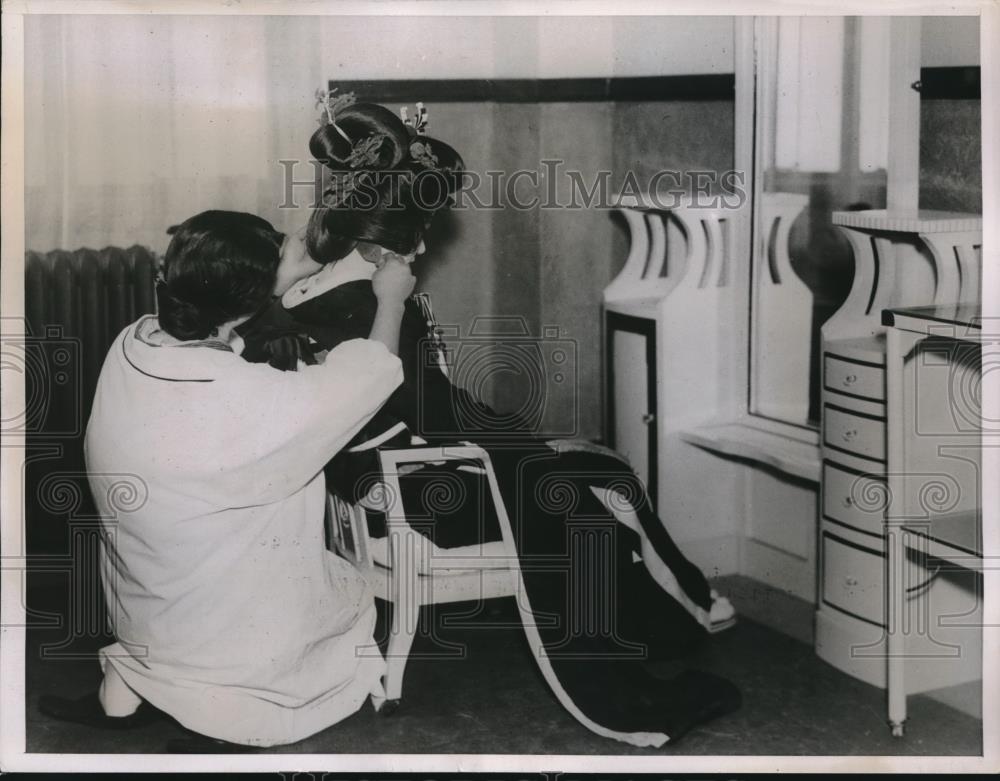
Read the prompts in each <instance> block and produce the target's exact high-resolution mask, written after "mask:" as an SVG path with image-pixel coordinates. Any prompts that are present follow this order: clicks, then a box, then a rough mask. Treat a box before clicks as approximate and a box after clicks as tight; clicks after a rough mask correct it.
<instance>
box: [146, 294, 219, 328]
mask: <svg viewBox="0 0 1000 781" xmlns="http://www.w3.org/2000/svg"><path fill="white" fill-rule="evenodd" d="M156 312H157V316H158V318H159V320H160V323H161V324H162V325H164V326H165V327H166V330H167V331H168V332H169V333H170V335H171V336H173V337H174V338H176V339H181V340H184V341H188V340H191V339H207V338H208V337H209V336H211V335H212V332H213V331H214V330H215V329H216V328H217V327H218V324H219V321H218V315H217V313H215V312H209V311H208V310H207V309H206V308H205V307H204V306H195V305H194V304H192V303H190V302H189V301H182V300H181V299H179V298H177V296H175V295H173V294H172V293H171V292H170V290H169V289H168V288H167V285H166V283H164V282H163V281H162V280H159V281H157V283H156Z"/></svg>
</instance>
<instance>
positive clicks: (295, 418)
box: [85, 317, 402, 746]
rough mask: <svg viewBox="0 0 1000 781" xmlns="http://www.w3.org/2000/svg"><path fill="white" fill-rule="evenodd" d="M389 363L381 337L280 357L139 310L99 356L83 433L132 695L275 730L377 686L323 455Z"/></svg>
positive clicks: (259, 732)
mask: <svg viewBox="0 0 1000 781" xmlns="http://www.w3.org/2000/svg"><path fill="white" fill-rule="evenodd" d="M401 381H402V368H401V365H400V362H399V359H398V358H396V357H395V356H394V355H392V354H391V353H390V352H389V351H388V350H387V349H386V348H385V347H384V346H383V345H382V344H380V343H378V342H374V341H369V340H366V339H356V340H353V341H350V342H346V343H344V344H342V345H340V346H338V347H337V348H336V349H335V350H333V351H331V352H330V353H329V355H328V356H327V358H326V361H325V362H324V363H323V364H322V365H317V366H310V367H307V368H305V369H303V370H300V371H297V372H281V371H276V370H275V369H272V368H270V367H269V366H267V365H265V364H251V363H247V362H246V361H244V360H243V359H242V358H240V357H239V356H238V355H236V354H235V353H233V352H231V351H229V350H226V349H218V348H215V349H213V347H211V346H207V345H205V344H201V345H198V346H191V345H185V344H182V343H174V342H173V340H171V339H170V338H169V337H168V336H166V335H165V334H164V333H163V332H162V331H160V330H159V328H158V325H157V322H156V318H155V317H145V318H142V319H140V320H139V321H138V322H137V323H135V324H133V325H131V326H129V327H128V328H126V329H125V330H124V331H123V332H122V333H121V334H120V335H119V336H118V338H117V339H116V340H115V341H114V343H113V344H112V346H111V349H110V351H109V354H108V357H107V359H106V361H105V364H104V367H103V369H102V371H101V376H100V380H99V382H98V386H97V392H96V397H95V400H94V406H93V412H92V414H91V418H90V421H89V424H88V428H87V437H86V443H85V449H86V456H87V467H88V472H89V479H90V486H91V490H92V491H93V493H94V499H95V502H96V504H97V507H98V509H99V511H100V513H101V515H102V518H103V523H104V527H105V545H104V551H103V560H102V576H103V579H104V589H105V594H106V596H107V602H108V610H109V615H110V619H111V622H112V626H113V628H114V631H115V636H116V638H117V640H118V642H116V643H114V644H113V645H110V646H108V647H106V648H104V649H102V652H101V657H102V658H101V660H102V664H103V665H104V666H105V669H107V666H108V665H111V666H112V667H113V671H114V672H115V673H117V674H118V675H120V676H121V678H122V679H123V680H124V681H125V683H126V684H127V685H128V686H129V687H130V688H131V689H133V690H134V691H135V692H136V693H137V694H139V695H140V696H141V697H143V698H144V699H146V700H148V701H149V702H150V703H152V704H153V705H155V706H156V707H158V708H160V709H162V710H164V711H166V712H167V713H169V714H171V715H172V716H173V717H174V718H176V719H177V720H178V721H179V722H180V723H181V724H183V725H185V726H187V727H189V728H190V729H192V730H195V731H197V732H200V733H202V734H205V735H209V736H212V737H217V738H221V739H224V740H229V741H233V742H238V743H244V744H250V745H261V746H268V745H276V744H282V743H290V742H294V741H296V740H300V739H302V738H305V737H307V736H308V735H311V734H313V733H315V732H317V731H319V730H321V729H324V728H326V727H328V726H329V725H331V724H333V723H335V722H337V721H339V720H340V719H342V718H344V717H346V716H348V715H350V714H352V713H354V712H355V711H356V710H358V708H360V707H361V705H362V704H363V702H364V700H365V699H366V698H367V697H368V696H369V695H372V696H374V697H376V698H377V697H378V696H380V694H381V683H380V677H381V675H382V673H383V672H384V661H383V659H382V657H381V655H380V654H379V652H378V649H377V647H376V646H375V642H374V639H373V629H374V620H375V608H374V599H373V595H372V593H371V591H370V590H369V588H368V586H367V584H366V583H365V581H364V579H363V578H362V576H361V575H360V574H359V573H358V572H357V570H355V569H354V568H353V567H352V566H351V565H350V564H348V563H347V562H346V561H344V560H343V559H340V558H339V557H337V556H335V555H334V554H332V553H330V552H328V551H327V550H326V549H325V546H324V530H323V511H324V503H325V482H324V476H323V472H322V468H323V466H324V464H325V463H326V462H327V461H328V460H329V459H330V457H331V456H333V454H334V453H336V452H337V451H338V450H339V449H340V448H342V447H343V446H344V445H345V444H346V443H347V442H348V441H349V440H350V439H351V437H352V436H353V435H354V434H355V433H356V432H357V431H358V430H359V429H360V428H361V426H362V425H364V424H365V423H366V422H367V421H368V420H369V419H370V418H371V416H372V415H373V414H374V413H375V411H376V410H377V409H378V408H379V407H380V406H381V405H382V403H383V402H384V401H385V400H386V399H387V398H388V397H389V395H390V394H391V393H392V391H393V390H395V388H396V387H397V386H398V385H399V384H400V382H401Z"/></svg>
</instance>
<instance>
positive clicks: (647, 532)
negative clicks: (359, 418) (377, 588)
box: [239, 279, 740, 746]
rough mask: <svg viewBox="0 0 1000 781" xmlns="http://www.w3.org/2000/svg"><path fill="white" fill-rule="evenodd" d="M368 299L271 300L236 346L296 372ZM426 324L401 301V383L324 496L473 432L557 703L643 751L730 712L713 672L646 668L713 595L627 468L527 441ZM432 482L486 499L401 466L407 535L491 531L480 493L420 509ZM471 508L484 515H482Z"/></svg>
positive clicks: (730, 697)
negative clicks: (454, 367)
mask: <svg viewBox="0 0 1000 781" xmlns="http://www.w3.org/2000/svg"><path fill="white" fill-rule="evenodd" d="M376 308H377V300H376V298H375V295H374V293H373V291H372V286H371V282H370V281H368V280H364V279H362V280H355V281H349V282H345V283H343V284H340V285H339V286H337V287H334V288H332V289H329V290H327V291H326V292H322V293H320V294H319V295H316V296H315V297H313V298H309V299H307V300H305V301H303V302H301V303H299V304H297V305H295V306H294V307H293V308H291V309H286V308H285V307H284V306H283V305H282V304H281V302H280V301H276V302H275V303H274V305H273V306H272V307H270V308H269V309H267V310H265V311H264V312H263V313H261V314H260V315H258V316H257V317H255V318H254V319H253V320H251V321H250V322H248V323H247V324H245V325H243V326H241V328H240V329H239V330H240V333H241V335H242V336H243V339H244V342H245V349H244V351H243V356H244V357H245V358H246V359H247V360H250V361H258V362H269V363H271V365H273V366H275V367H276V368H283V369H290V368H294V366H295V365H296V361H297V359H303V360H305V361H307V362H310V361H312V360H314V357H313V353H314V352H316V351H321V350H328V349H331V348H333V347H334V346H336V345H337V344H339V343H341V342H343V341H345V340H348V339H354V338H366V337H367V336H368V334H369V332H370V330H371V326H372V323H373V320H374V316H375V311H376ZM433 329H434V323H433V318H432V317H431V316H430V312H429V307H428V306H427V301H426V299H423V298H422V297H421V296H415V297H413V298H411V299H410V300H408V301H407V303H406V310H405V315H404V318H403V325H402V329H401V333H400V349H399V356H400V359H401V360H402V363H403V373H404V381H403V384H402V385H401V386H400V387H399V388H398V389H397V390H396V392H395V393H394V394H393V395H392V396H391V397H390V399H389V401H388V402H386V404H385V406H384V407H383V408H382V410H381V411H380V412H379V413H378V414H377V415H376V417H375V418H374V419H373V421H372V423H371V424H370V425H369V426H368V427H366V429H365V430H363V431H362V432H360V434H359V435H358V437H357V438H356V439H355V441H354V442H353V443H352V445H351V446H349V447H348V448H347V449H345V450H344V451H342V452H341V453H339V454H337V455H336V456H335V457H334V458H333V460H332V461H331V463H330V464H329V466H328V467H327V484H328V486H329V487H330V488H331V490H334V491H336V492H337V493H338V494H340V495H341V496H342V498H344V499H346V500H347V501H350V502H357V501H358V500H359V499H360V498H361V497H362V496H364V494H365V493H367V491H368V490H369V488H370V487H371V485H372V483H373V481H376V480H377V479H378V459H377V455H376V451H375V447H376V446H378V447H393V446H396V447H407V446H409V445H410V444H411V434H416V435H419V436H420V437H422V438H423V439H424V440H426V441H427V442H429V443H431V444H448V443H457V442H460V441H463V440H464V441H474V442H475V443H476V444H478V445H480V446H482V447H484V448H485V449H486V450H487V451H488V452H489V455H490V458H491V460H492V462H493V466H494V470H495V472H496V475H497V481H498V484H499V486H500V491H501V494H502V496H503V499H504V503H505V506H506V511H507V515H508V517H509V520H510V525H511V527H512V528H511V529H510V537H511V538H512V539H514V540H515V544H516V546H517V551H516V554H517V557H518V560H519V561H520V564H521V568H520V569H521V576H522V579H523V582H524V586H525V590H526V593H527V597H528V599H527V602H528V603H529V605H530V607H526V606H524V605H520V604H519V608H520V609H521V612H522V620H523V621H524V623H525V626H526V628H527V626H528V625H529V624H530V625H532V626H533V627H535V628H537V631H538V632H539V634H540V637H541V642H542V645H543V646H544V648H545V651H546V653H545V655H544V656H545V659H539V660H538V662H539V666H540V668H541V670H542V672H543V675H544V676H545V678H546V680H547V681H548V683H549V684H550V686H551V687H552V688H553V691H554V692H555V694H556V695H557V697H558V698H559V700H560V702H562V704H563V705H564V706H565V707H566V708H567V709H568V710H569V711H570V712H571V713H572V714H573V715H574V716H575V717H576V718H577V719H578V720H579V721H581V723H583V724H584V725H585V726H587V727H588V728H589V729H591V730H593V731H595V732H597V733H598V734H602V735H605V736H607V737H612V738H615V739H617V740H622V741H625V742H628V743H632V744H635V745H653V746H658V745H662V744H663V743H664V742H666V741H668V740H669V741H674V740H676V739H677V738H678V737H680V736H681V735H682V734H684V733H685V732H686V731H687V730H689V729H690V728H691V727H692V726H694V725H696V724H698V723H700V722H703V721H705V720H707V719H709V718H712V717H714V716H717V715H721V714H724V713H727V712H729V711H732V710H734V709H736V708H737V707H739V703H740V695H739V692H738V690H737V689H736V688H735V687H734V686H733V685H732V684H731V683H729V682H728V681H725V680H723V679H721V678H719V677H717V676H714V675H711V674H709V673H704V672H696V671H688V672H685V673H682V674H681V675H679V676H677V677H675V678H673V679H671V680H663V679H659V678H657V677H655V676H653V675H651V674H650V673H649V672H648V671H647V670H646V668H645V666H644V662H645V661H647V660H662V659H670V658H676V657H679V656H682V655H684V654H686V653H689V652H690V651H691V650H693V649H695V648H696V647H697V645H698V644H699V643H700V642H702V641H704V639H705V638H706V635H707V627H708V625H709V619H708V611H709V610H710V607H711V602H712V598H711V596H710V592H709V586H708V583H707V581H706V580H705V577H704V576H703V575H702V573H701V571H700V570H699V569H698V568H697V567H696V566H694V565H693V564H692V563H691V562H689V561H688V560H687V559H686V558H685V557H684V556H683V554H682V553H681V552H680V550H678V548H677V546H676V545H675V544H674V542H673V540H672V539H671V538H670V535H669V534H668V533H667V531H666V528H665V527H664V525H663V524H662V523H661V522H660V520H659V518H657V516H656V514H655V512H654V511H653V508H652V507H651V505H650V503H649V500H648V498H647V495H646V492H645V489H644V487H643V486H642V484H641V482H640V480H639V479H638V477H636V475H635V474H634V472H632V470H631V469H630V468H629V467H628V465H627V464H626V463H625V462H624V461H623V460H622V459H621V458H620V457H618V456H616V455H615V454H612V453H610V452H609V451H602V450H601V449H599V448H587V447H586V446H585V445H581V447H579V448H576V447H574V446H573V445H572V444H571V445H569V446H568V447H563V446H560V447H559V450H560V451H562V452H558V451H557V450H556V448H555V447H554V446H553V445H551V444H549V443H547V442H545V441H544V440H542V439H540V438H537V437H535V436H533V435H532V433H531V430H530V428H531V425H530V422H529V421H525V420H519V419H514V418H511V417H510V416H501V415H499V414H498V413H496V412H495V411H493V410H491V409H490V408H489V407H488V406H487V405H485V404H483V403H482V402H481V401H479V400H478V399H476V398H474V397H473V396H472V395H471V394H469V393H468V392H467V391H465V390H464V389H462V388H459V387H456V386H454V385H453V384H452V383H451V382H450V381H449V379H448V377H447V375H446V374H445V373H444V372H443V371H442V369H441V365H440V362H441V360H442V357H443V356H444V352H443V347H442V345H441V344H440V343H439V341H438V339H437V337H436V334H435V333H434V330H433ZM442 482H450V483H452V484H454V483H456V482H457V483H460V484H461V486H460V487H459V493H460V495H463V496H467V497H470V498H472V497H482V496H485V495H486V489H485V487H484V482H485V481H484V479H483V478H482V477H481V476H479V475H476V474H474V473H470V472H468V471H463V470H460V469H458V468H456V467H455V465H454V464H452V463H450V462H449V463H446V464H442V465H441V466H427V467H424V468H422V469H420V470H418V471H416V472H413V473H409V474H406V475H401V476H400V487H401V490H402V492H403V494H402V501H403V506H404V509H405V511H406V514H407V517H408V518H410V517H417V518H420V519H421V523H420V524H419V525H414V528H415V530H416V531H418V532H419V533H421V534H423V535H425V536H426V537H428V538H430V539H431V541H432V542H433V543H434V544H435V545H436V546H438V547H439V548H451V547H458V546H462V545H470V544H474V543H477V542H489V541H493V540H500V539H501V533H500V528H499V523H500V521H499V520H498V518H497V515H496V513H494V512H492V507H491V503H490V502H485V503H479V502H475V503H474V504H473V506H474V507H475V509H476V511H474V512H472V513H470V512H469V509H468V507H465V508H463V507H462V506H454V503H433V504H434V506H428V505H429V504H431V503H430V502H428V501H427V496H428V495H429V494H428V489H429V488H432V487H433V485H434V484H435V483H438V484H440V483H442ZM595 491H596V493H595ZM607 491H611V492H612V493H611V494H608V493H606V492H607ZM599 494H600V496H599ZM609 497H611V499H612V501H610V502H609V501H608V499H609ZM471 503H472V502H470V504H471ZM615 505H617V509H619V510H621V512H616V511H615V510H616V506H615ZM480 506H483V507H486V508H488V509H487V511H486V512H485V513H482V514H481V513H479V512H478V510H479V508H480ZM480 515H481V516H482V517H479V516H480ZM470 516H471V517H470ZM424 521H427V522H426V523H425V522H424ZM369 526H370V530H371V533H372V534H373V535H374V536H382V535H384V534H385V527H384V519H383V518H380V517H378V516H377V515H376V514H371V513H370V517H369ZM519 603H520V600H519ZM553 616H554V617H556V620H551V618H552V617H553Z"/></svg>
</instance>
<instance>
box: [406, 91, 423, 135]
mask: <svg viewBox="0 0 1000 781" xmlns="http://www.w3.org/2000/svg"><path fill="white" fill-rule="evenodd" d="M416 109H417V116H416V118H414V119H410V115H409V110H408V109H407V108H406V106H402V107H400V109H399V118H400V119H401V120H403V124H404V125H407V126H408V127H410V128H411V129H412V130H413V132H414V133H416V134H417V135H418V136H422V135H424V134H425V133H426V132H427V108H426V107H425V106H424V104H423V103H421V102H420V101H419V100H418V101H417V103H416Z"/></svg>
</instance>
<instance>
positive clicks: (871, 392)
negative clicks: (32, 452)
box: [823, 355, 885, 401]
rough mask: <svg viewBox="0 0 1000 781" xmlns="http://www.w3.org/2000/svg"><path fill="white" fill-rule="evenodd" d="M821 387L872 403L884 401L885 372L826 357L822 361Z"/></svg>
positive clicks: (876, 367) (872, 367) (830, 356)
mask: <svg viewBox="0 0 1000 781" xmlns="http://www.w3.org/2000/svg"><path fill="white" fill-rule="evenodd" d="M823 387H824V388H825V389H826V390H830V391H836V392H837V393H846V394H849V395H851V396H860V397H862V398H865V399H871V400H872V401H885V370H884V369H882V368H880V367H878V366H868V365H865V364H861V363H854V362H853V361H845V360H842V359H841V358H837V357H835V356H833V355H826V356H825V357H824V359H823Z"/></svg>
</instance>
